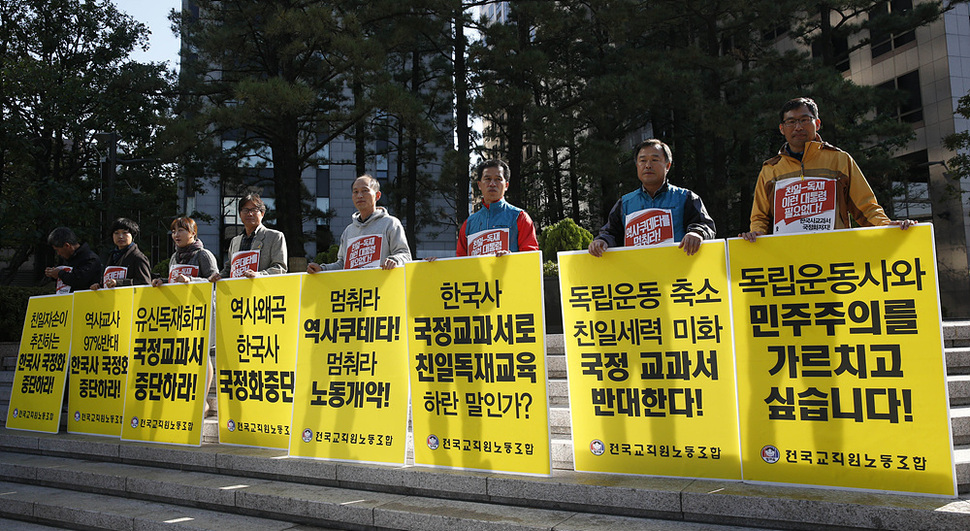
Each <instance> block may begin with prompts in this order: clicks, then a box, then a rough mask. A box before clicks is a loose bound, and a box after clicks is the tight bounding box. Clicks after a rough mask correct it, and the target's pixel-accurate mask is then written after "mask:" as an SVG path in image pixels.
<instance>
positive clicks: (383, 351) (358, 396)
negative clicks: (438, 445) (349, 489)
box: [290, 267, 409, 464]
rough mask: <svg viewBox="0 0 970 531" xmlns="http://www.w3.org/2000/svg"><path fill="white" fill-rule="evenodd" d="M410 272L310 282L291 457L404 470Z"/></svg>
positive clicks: (371, 272)
mask: <svg viewBox="0 0 970 531" xmlns="http://www.w3.org/2000/svg"><path fill="white" fill-rule="evenodd" d="M405 307H406V304H405V288H404V268H402V267H398V268H395V269H392V270H390V271H384V270H383V269H363V270H347V271H332V272H324V273H318V274H314V275H304V276H303V291H302V303H301V309H300V323H301V329H300V339H299V349H300V350H299V355H298V357H297V365H296V391H295V393H294V395H295V396H296V401H295V403H294V404H293V424H292V431H293V433H294V434H296V435H295V436H294V437H290V455H292V456H297V457H314V458H324V459H341V460H352V461H365V462H371V463H388V464H404V456H405V440H406V438H407V419H408V396H409V395H408V344H407V328H406V326H407V320H406V316H405V313H404V312H405Z"/></svg>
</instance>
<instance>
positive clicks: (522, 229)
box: [456, 159, 539, 256]
mask: <svg viewBox="0 0 970 531" xmlns="http://www.w3.org/2000/svg"><path fill="white" fill-rule="evenodd" d="M509 171H510V170H509V165H508V164H506V163H505V161H501V160H494V159H493V160H486V161H485V162H483V163H482V164H481V165H480V166H479V167H478V173H479V179H478V189H479V190H481V192H482V208H480V209H479V210H478V212H475V213H474V214H472V215H471V216H468V219H466V220H465V223H463V224H462V226H461V229H459V231H458V246H457V249H456V254H457V255H458V256H479V255H487V254H494V255H496V256H502V255H504V254H509V253H512V252H516V251H538V250H539V243H538V241H537V240H536V229H535V225H533V224H532V218H530V217H529V214H527V213H526V211H525V210H522V209H521V208H518V207H515V206H512V205H510V204H509V203H508V202H506V201H505V191H506V190H508V189H509Z"/></svg>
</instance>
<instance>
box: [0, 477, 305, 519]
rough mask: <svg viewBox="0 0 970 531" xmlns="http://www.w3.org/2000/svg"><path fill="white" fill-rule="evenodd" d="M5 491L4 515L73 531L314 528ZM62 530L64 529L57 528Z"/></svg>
mask: <svg viewBox="0 0 970 531" xmlns="http://www.w3.org/2000/svg"><path fill="white" fill-rule="evenodd" d="M0 492H2V495H0V514H3V515H5V516H8V517H10V518H19V519H22V520H28V521H32V522H41V523H43V524H50V525H58V526H61V525H63V526H68V527H70V528H73V529H125V530H128V529H170V530H173V531H177V530H182V529H184V530H198V529H210V530H214V531H221V530H224V531H263V530H265V531H283V530H294V531H296V530H301V531H302V530H307V529H309V528H307V527H306V526H304V525H301V524H297V523H293V522H282V521H276V520H271V519H267V518H259V517H253V516H246V515H242V514H232V513H227V512H219V511H210V510H206V509H199V508H195V507H185V506H178V505H171V504H166V503H158V502H151V501H144V500H138V499H132V498H124V497H118V496H111V495H106V494H96V493H93V492H80V491H75V490H66V489H63V488H51V487H42V486H38V485H27V484H23V483H12V482H9V481H2V482H0ZM4 522H5V521H4V520H0V528H2V529H4V531H8V530H11V531H12V530H16V529H23V530H25V531H29V530H31V529H54V528H52V527H46V526H37V527H18V526H17V525H11V527H7V526H6V524H5V523H4ZM18 523H19V524H23V525H24V526H29V525H32V524H29V523H25V522H18ZM57 529H62V528H61V527H57ZM318 529H320V528H318Z"/></svg>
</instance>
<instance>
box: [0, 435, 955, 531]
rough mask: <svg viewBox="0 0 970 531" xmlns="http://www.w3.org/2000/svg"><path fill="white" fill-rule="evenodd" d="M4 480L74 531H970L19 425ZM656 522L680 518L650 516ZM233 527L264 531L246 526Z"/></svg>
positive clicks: (0, 441)
mask: <svg viewBox="0 0 970 531" xmlns="http://www.w3.org/2000/svg"><path fill="white" fill-rule="evenodd" d="M0 477H3V478H4V480H5V482H3V483H0V515H2V516H4V517H7V518H10V517H12V516H13V517H16V518H30V517H32V516H33V517H35V518H38V519H41V518H45V517H46V518H48V520H46V521H44V520H40V521H41V522H42V523H44V522H50V521H51V520H50V518H53V517H54V516H55V515H60V514H61V513H63V514H65V515H66V516H65V519H64V520H63V521H64V522H72V523H71V524H70V526H71V527H85V528H97V529H105V528H107V529H154V528H156V527H157V528H162V523H161V522H165V521H170V520H178V519H181V518H198V519H200V521H199V522H197V523H195V524H193V523H192V522H187V521H185V520H181V524H180V525H182V526H185V527H188V526H190V525H191V526H193V527H194V528H206V529H224V528H226V529H228V527H221V526H220V527H215V526H213V527H209V526H208V525H207V524H206V523H205V521H203V520H202V519H204V518H208V517H210V516H211V514H212V513H215V514H217V515H223V516H224V517H225V518H226V520H227V521H228V520H229V518H228V516H225V515H234V516H236V517H239V518H242V517H246V518H262V519H266V520H268V523H266V524H265V525H266V527H262V528H261V529H289V528H288V527H274V526H283V525H286V523H290V522H293V523H299V524H303V525H306V526H315V525H321V526H333V527H340V528H348V527H349V528H368V529H369V528H382V529H441V530H446V529H447V530H451V529H475V530H478V529H485V530H488V529H509V530H517V529H547V530H551V529H557V530H573V529H575V530H578V529H593V530H599V529H603V530H606V529H631V530H647V529H651V530H656V529H675V530H680V529H703V530H714V529H723V528H714V527H707V526H703V525H700V524H698V522H716V523H721V524H727V525H745V526H756V527H767V528H785V529H814V528H819V527H832V528H867V529H875V528H878V529H953V530H957V529H960V530H962V529H968V528H970V499H968V498H967V497H962V498H956V499H950V498H940V497H927V496H906V495H897V494H873V493H871V492H855V491H843V490H835V489H812V488H800V487H784V486H779V485H752V484H745V483H741V482H731V481H710V480H691V479H679V478H651V477H643V476H629V475H607V474H582V473H575V472H563V471H557V472H555V473H554V474H553V476H552V477H549V478H545V477H524V476H517V475H510V474H488V473H481V472H463V471H452V470H441V469H429V468H424V467H408V466H405V467H399V466H378V465H363V464H354V463H345V462H332V461H319V460H309V459H291V458H287V457H285V452H281V451H276V450H266V449H255V448H244V447H218V446H203V447H202V448H185V447H173V446H161V445H149V444H141V443H125V442H120V441H111V440H106V439H105V438H103V437H100V438H99V437H92V436H80V435H70V434H60V435H45V434H40V435H38V434H23V433H20V432H11V431H9V430H0ZM28 489H33V490H30V492H29V493H28ZM44 489H48V490H44ZM75 491H84V492H75ZM82 495H83V496H82ZM69 500H70V501H69ZM129 504H133V505H129ZM141 504H153V505H151V506H149V505H141ZM130 507H136V508H135V509H130ZM152 507H157V508H158V509H157V510H156V509H153V508H152ZM129 511H130V512H129ZM193 511H199V512H198V513H194V512H193ZM160 513H161V514H160ZM196 514H198V516H196ZM18 515H22V516H18ZM162 516H164V518H163V519H161V520H160V521H158V520H156V519H155V518H161V517H162ZM658 518H659V519H664V520H671V521H663V522H656V521H653V520H647V519H658ZM82 519H83V520H82ZM169 528H171V527H166V529H169ZM175 528H176V529H178V528H179V527H177V526H176V527H175ZM232 528H233V529H237V530H244V529H250V528H252V527H248V526H247V525H246V524H245V522H243V521H240V523H238V524H236V525H234V526H233V527H232ZM301 529H304V528H301Z"/></svg>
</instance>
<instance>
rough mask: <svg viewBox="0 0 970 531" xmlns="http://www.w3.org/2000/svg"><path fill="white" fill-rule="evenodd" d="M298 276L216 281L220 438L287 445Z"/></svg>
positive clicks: (228, 441) (249, 443) (247, 443)
mask: <svg viewBox="0 0 970 531" xmlns="http://www.w3.org/2000/svg"><path fill="white" fill-rule="evenodd" d="M301 280H302V276H301V275H276V276H266V277H257V278H239V279H232V280H220V281H219V282H218V283H216V367H217V368H218V372H217V373H216V386H217V388H218V390H219V442H221V443H223V444H237V445H244V446H260V447H264V448H289V445H290V421H291V420H292V419H291V417H292V412H293V389H294V371H295V370H296V349H297V338H298V334H299V315H300V286H301Z"/></svg>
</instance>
